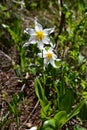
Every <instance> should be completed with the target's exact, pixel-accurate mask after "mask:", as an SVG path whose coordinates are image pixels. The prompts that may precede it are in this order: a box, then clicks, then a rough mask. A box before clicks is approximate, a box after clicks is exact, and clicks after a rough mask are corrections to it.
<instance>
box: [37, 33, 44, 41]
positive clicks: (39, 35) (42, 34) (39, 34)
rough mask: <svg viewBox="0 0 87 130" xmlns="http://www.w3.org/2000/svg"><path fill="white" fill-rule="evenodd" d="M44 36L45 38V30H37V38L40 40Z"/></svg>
mask: <svg viewBox="0 0 87 130" xmlns="http://www.w3.org/2000/svg"><path fill="white" fill-rule="evenodd" d="M43 38H44V32H43V31H38V32H36V40H38V41H40V40H42V39H43Z"/></svg>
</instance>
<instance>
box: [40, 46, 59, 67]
mask: <svg viewBox="0 0 87 130" xmlns="http://www.w3.org/2000/svg"><path fill="white" fill-rule="evenodd" d="M39 56H40V57H42V58H44V67H45V66H46V65H48V64H51V65H52V66H53V67H54V68H56V67H57V66H56V64H55V61H60V59H57V55H56V54H55V53H54V52H53V49H52V48H49V49H48V50H46V49H43V52H42V53H39Z"/></svg>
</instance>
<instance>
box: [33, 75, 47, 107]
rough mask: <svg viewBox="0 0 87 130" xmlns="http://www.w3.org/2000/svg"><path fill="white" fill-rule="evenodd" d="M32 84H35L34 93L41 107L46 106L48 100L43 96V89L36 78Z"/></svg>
mask: <svg viewBox="0 0 87 130" xmlns="http://www.w3.org/2000/svg"><path fill="white" fill-rule="evenodd" d="M34 86H35V92H36V95H37V97H38V99H39V101H40V103H41V105H42V107H44V106H46V105H47V104H48V100H47V98H46V96H45V92H44V89H43V87H42V85H41V83H40V81H39V79H38V78H36V79H35V82H34Z"/></svg>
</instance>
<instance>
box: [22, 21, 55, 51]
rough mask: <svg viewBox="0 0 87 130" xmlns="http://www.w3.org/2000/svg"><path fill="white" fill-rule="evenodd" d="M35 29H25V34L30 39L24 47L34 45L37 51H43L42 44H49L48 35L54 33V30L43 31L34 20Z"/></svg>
mask: <svg viewBox="0 0 87 130" xmlns="http://www.w3.org/2000/svg"><path fill="white" fill-rule="evenodd" d="M34 23H35V28H34V29H33V28H26V30H25V31H24V32H25V33H27V34H29V35H30V39H29V41H28V42H27V43H25V44H24V46H28V45H29V44H36V43H37V46H38V48H39V49H43V47H44V44H49V43H50V38H49V34H51V33H52V32H54V28H47V29H43V27H42V25H41V24H39V23H38V22H37V19H35V20H34Z"/></svg>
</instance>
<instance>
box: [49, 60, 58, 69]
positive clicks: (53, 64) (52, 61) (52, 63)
mask: <svg viewBox="0 0 87 130" xmlns="http://www.w3.org/2000/svg"><path fill="white" fill-rule="evenodd" d="M50 64H51V65H52V66H53V67H54V68H57V66H56V65H55V61H54V60H50Z"/></svg>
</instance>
